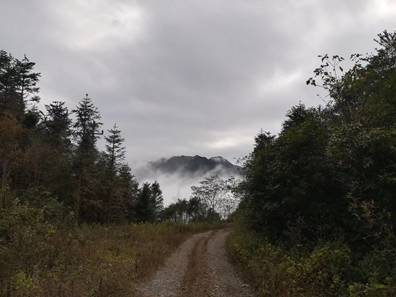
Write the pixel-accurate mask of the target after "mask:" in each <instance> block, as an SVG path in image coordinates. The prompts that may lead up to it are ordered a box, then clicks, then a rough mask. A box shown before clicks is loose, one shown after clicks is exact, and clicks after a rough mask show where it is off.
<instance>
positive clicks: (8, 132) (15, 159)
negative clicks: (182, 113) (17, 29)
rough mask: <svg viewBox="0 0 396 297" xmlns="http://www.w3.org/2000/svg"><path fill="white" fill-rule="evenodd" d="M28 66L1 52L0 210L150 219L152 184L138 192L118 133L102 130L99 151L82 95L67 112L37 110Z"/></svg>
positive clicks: (79, 218)
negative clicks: (31, 209)
mask: <svg viewBox="0 0 396 297" xmlns="http://www.w3.org/2000/svg"><path fill="white" fill-rule="evenodd" d="M34 66H35V63H33V62H31V61H29V59H28V58H27V57H24V58H23V59H22V60H19V59H16V58H14V57H12V56H11V55H10V54H8V53H6V52H4V51H0V174H1V185H0V197H1V205H0V206H1V210H2V211H5V212H7V209H11V208H12V207H17V206H18V205H25V206H30V207H36V208H38V209H40V210H42V209H45V210H46V213H51V216H52V219H56V220H57V221H58V223H59V222H60V221H63V220H69V221H70V220H71V221H74V222H75V223H84V222H88V223H115V222H117V223H120V222H127V221H129V222H146V221H149V222H154V221H156V220H157V219H158V217H159V215H158V213H159V212H160V211H161V210H162V193H161V190H160V188H159V184H158V183H153V184H152V185H143V186H142V188H141V189H139V186H138V183H137V181H136V179H135V178H134V176H133V175H132V173H131V169H130V168H129V166H128V165H127V164H126V163H125V161H124V157H125V147H124V145H123V142H124V139H123V138H122V136H121V131H120V129H119V128H118V127H117V126H116V125H114V126H113V127H112V128H111V129H109V130H108V131H107V133H106V135H105V137H104V140H105V148H106V149H105V151H104V152H100V151H99V150H98V148H97V141H98V139H99V138H100V137H101V136H102V135H103V134H105V133H104V132H103V130H101V128H102V125H103V124H102V123H101V116H100V113H99V110H98V109H97V108H96V106H95V105H94V103H93V101H92V99H91V98H89V97H88V94H87V95H86V96H85V97H84V98H83V99H82V100H81V101H80V102H79V103H78V104H77V106H76V107H75V109H73V110H72V111H69V109H68V108H67V106H66V104H65V102H61V101H54V102H52V103H50V104H48V105H45V110H44V111H42V110H39V109H38V107H37V103H38V102H39V100H40V98H39V97H38V92H39V88H38V82H39V77H40V74H39V73H37V72H34ZM146 199H148V201H149V203H148V204H147V203H146V202H145V200H146ZM145 203H146V205H144V206H142V205H143V204H145ZM142 207H145V208H149V209H147V210H144V211H143V210H142V209H141V208H142ZM147 212H150V213H152V214H150V215H148V214H147ZM55 216H58V217H57V218H55Z"/></svg>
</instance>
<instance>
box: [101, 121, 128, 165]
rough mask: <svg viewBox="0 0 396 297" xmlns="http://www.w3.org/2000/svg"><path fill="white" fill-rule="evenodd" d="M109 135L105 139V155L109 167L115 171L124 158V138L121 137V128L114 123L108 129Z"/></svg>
mask: <svg viewBox="0 0 396 297" xmlns="http://www.w3.org/2000/svg"><path fill="white" fill-rule="evenodd" d="M108 132H109V135H108V136H106V137H105V139H106V155H107V158H108V162H109V169H110V170H111V172H113V173H115V172H116V170H117V169H118V167H119V165H120V162H121V161H122V160H124V158H125V146H124V145H123V143H124V138H122V137H121V130H120V129H118V127H117V125H116V124H114V126H113V128H112V129H110V130H108Z"/></svg>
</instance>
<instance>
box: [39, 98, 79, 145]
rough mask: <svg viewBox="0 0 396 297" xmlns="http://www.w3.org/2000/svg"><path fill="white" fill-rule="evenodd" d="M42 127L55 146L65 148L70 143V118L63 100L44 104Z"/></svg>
mask: <svg viewBox="0 0 396 297" xmlns="http://www.w3.org/2000/svg"><path fill="white" fill-rule="evenodd" d="M45 109H46V111H47V113H46V115H45V118H44V123H43V125H44V129H45V131H46V133H47V137H48V140H49V142H50V143H51V144H53V145H54V146H55V147H57V148H61V149H62V150H67V149H69V148H70V144H71V140H70V137H71V123H72V121H71V119H70V116H69V110H68V108H67V107H66V106H65V102H61V101H54V102H52V103H50V104H49V105H45Z"/></svg>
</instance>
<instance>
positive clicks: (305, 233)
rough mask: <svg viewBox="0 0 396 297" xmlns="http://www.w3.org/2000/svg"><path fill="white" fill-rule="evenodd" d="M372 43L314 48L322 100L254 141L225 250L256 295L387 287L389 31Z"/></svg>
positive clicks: (392, 176)
mask: <svg viewBox="0 0 396 297" xmlns="http://www.w3.org/2000/svg"><path fill="white" fill-rule="evenodd" d="M376 43H377V48H376V49H375V51H374V53H373V54H368V55H360V54H354V55H352V56H351V57H350V59H349V60H348V61H346V60H345V59H344V58H343V57H341V56H338V55H334V56H330V55H327V54H326V55H321V56H319V59H320V65H319V67H318V68H316V69H315V70H314V76H313V77H311V78H309V79H308V80H307V81H306V83H307V85H311V86H314V87H318V88H321V90H324V92H325V93H326V97H325V98H326V99H327V103H326V105H324V106H319V107H306V106H304V104H298V105H296V106H293V107H292V108H291V109H290V110H289V111H288V113H287V114H286V119H285V121H284V122H283V125H282V130H281V132H280V133H279V134H278V135H273V134H271V133H269V132H263V133H260V134H259V135H257V137H256V139H255V146H254V150H253V152H252V153H251V154H250V155H249V157H248V159H247V161H246V164H245V169H246V179H245V181H243V182H242V184H241V185H240V189H239V190H240V191H241V193H242V196H243V200H242V202H241V205H240V209H239V210H238V212H239V214H238V221H239V225H240V228H241V230H242V231H239V232H235V234H234V235H233V238H232V239H231V240H230V243H229V248H230V250H231V253H232V254H233V257H234V259H235V261H237V262H239V263H240V264H241V266H242V268H243V269H244V270H245V271H246V272H247V273H248V274H249V276H250V277H251V278H252V279H254V280H255V284H256V288H257V290H258V291H259V292H260V296H305V297H306V296H312V297H313V296H395V295H396V278H395V276H396V248H395V247H396V236H395V228H396V200H395V193H396V34H395V33H389V32H387V31H384V32H383V33H381V34H379V35H378V37H377V38H376ZM344 64H346V65H351V66H350V67H349V66H347V67H345V66H344ZM246 230H247V231H246Z"/></svg>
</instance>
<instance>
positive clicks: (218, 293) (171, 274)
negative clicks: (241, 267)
mask: <svg viewBox="0 0 396 297" xmlns="http://www.w3.org/2000/svg"><path fill="white" fill-rule="evenodd" d="M228 234H229V230H218V231H210V232H206V233H200V234H196V235H194V236H192V237H191V238H189V239H188V240H186V241H185V242H184V243H183V244H182V245H181V246H180V247H179V248H178V249H177V251H176V252H175V253H174V254H173V255H172V256H171V257H170V258H169V259H168V260H167V261H166V263H165V265H164V266H163V267H162V268H161V269H160V270H159V271H157V273H156V274H155V275H154V276H153V277H152V278H151V279H150V280H148V281H147V282H146V283H144V284H142V285H141V286H140V288H139V289H138V294H137V296H142V297H253V296H254V295H253V293H252V290H251V289H250V288H249V286H248V285H247V284H245V283H243V282H242V281H241V279H240V278H239V277H238V276H237V274H236V272H235V270H234V268H233V266H232V265H231V264H230V262H229V260H228V258H227V255H226V251H225V240H226V238H227V235H228Z"/></svg>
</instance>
